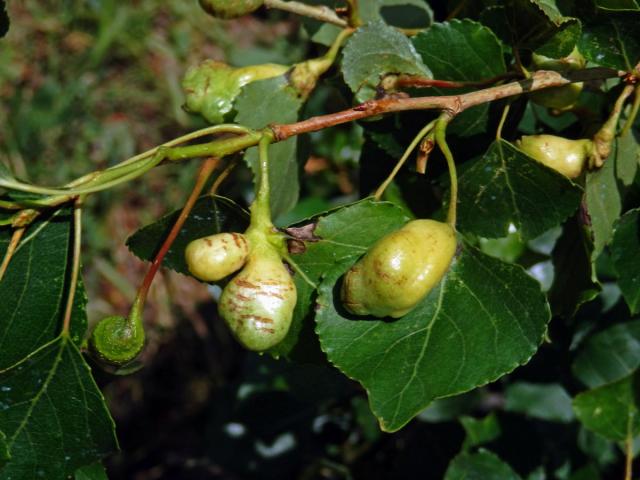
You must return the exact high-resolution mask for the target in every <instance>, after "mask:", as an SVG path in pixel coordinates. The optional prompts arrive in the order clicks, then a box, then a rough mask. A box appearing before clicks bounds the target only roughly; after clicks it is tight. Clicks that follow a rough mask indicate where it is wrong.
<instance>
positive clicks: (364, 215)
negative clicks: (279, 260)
mask: <svg viewBox="0 0 640 480" xmlns="http://www.w3.org/2000/svg"><path fill="white" fill-rule="evenodd" d="M408 220H409V218H408V217H407V216H406V215H405V213H404V212H403V210H402V209H400V208H398V207H396V206H395V205H392V204H390V203H387V202H372V201H370V200H363V201H361V202H358V203H355V204H353V205H350V206H347V207H343V208H340V209H338V210H335V211H332V212H329V213H328V214H324V215H320V216H319V217H318V218H317V219H314V220H313V221H310V222H311V223H313V224H315V228H314V230H313V236H314V237H316V238H317V239H318V240H317V241H313V242H307V243H306V247H305V248H306V251H305V252H304V253H302V254H298V255H293V260H294V261H295V263H296V264H297V265H298V267H299V268H300V269H302V270H303V271H304V272H305V274H306V275H307V277H309V280H311V281H312V282H314V283H319V282H320V279H321V277H322V275H323V274H324V272H326V271H327V270H328V269H330V268H331V267H333V266H334V265H335V264H336V262H340V261H344V260H345V259H355V258H357V257H358V256H360V255H362V254H363V253H364V252H365V251H366V250H367V247H368V246H369V245H370V243H371V242H372V241H375V240H377V239H379V238H380V237H382V236H383V235H384V234H385V233H387V232H389V231H392V230H396V229H398V228H400V227H401V226H402V225H404V224H405V223H406V222H407V221H408ZM294 278H295V281H296V287H297V290H298V301H297V303H296V309H295V311H294V318H293V322H292V325H291V328H290V329H289V333H288V334H287V337H286V338H285V339H284V340H283V341H282V342H281V343H280V344H278V345H277V346H276V347H275V348H273V349H272V350H271V351H270V353H272V354H273V355H276V356H277V355H288V354H289V353H291V352H292V351H293V349H295V348H296V344H297V343H298V340H299V337H300V335H301V333H302V332H303V327H304V325H305V319H306V317H307V316H308V314H309V310H310V307H311V301H312V295H313V293H314V291H315V289H314V288H312V287H310V286H309V285H308V284H307V283H306V282H305V281H304V280H303V279H302V278H301V276H300V275H299V274H296V275H295V277H294ZM297 348H298V349H300V348H303V349H304V348H305V346H304V345H303V346H302V347H301V346H299V345H298V346H297Z"/></svg>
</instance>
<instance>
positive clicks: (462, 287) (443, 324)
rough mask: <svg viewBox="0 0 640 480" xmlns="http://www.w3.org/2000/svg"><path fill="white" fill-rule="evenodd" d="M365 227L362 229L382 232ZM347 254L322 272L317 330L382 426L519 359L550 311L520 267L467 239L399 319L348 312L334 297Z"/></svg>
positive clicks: (392, 426) (391, 426)
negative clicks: (434, 283)
mask: <svg viewBox="0 0 640 480" xmlns="http://www.w3.org/2000/svg"><path fill="white" fill-rule="evenodd" d="M365 221H366V220H364V219H363V222H365ZM367 224H368V225H369V226H368V227H366V228H365V227H364V224H361V227H362V228H363V230H364V229H366V230H370V231H371V232H373V231H375V232H380V233H382V232H383V230H382V229H381V227H380V226H379V225H377V224H375V223H373V222H367ZM354 254H355V255H357V254H358V250H356V249H353V250H352V255H354ZM355 255H354V257H355ZM354 257H351V258H348V256H346V255H345V256H344V258H345V261H343V262H342V263H341V264H339V265H337V266H336V267H335V268H333V269H331V270H330V271H328V272H327V273H326V274H325V277H324V279H323V282H322V284H321V285H320V288H319V295H318V300H317V303H318V306H317V309H316V322H317V332H318V335H319V336H320V343H321V345H322V349H323V351H324V352H325V353H326V354H327V357H328V358H329V360H330V361H331V362H332V363H333V364H334V365H335V366H336V367H338V368H339V369H340V370H342V372H344V373H345V374H346V375H347V376H349V377H351V378H354V379H356V380H358V381H359V382H360V383H362V385H363V386H364V387H365V388H366V389H367V392H368V394H369V403H370V405H371V409H372V411H373V412H374V414H375V415H376V416H377V417H378V419H379V422H380V425H381V427H382V429H383V430H385V431H395V430H398V429H399V428H401V427H402V426H403V425H405V424H406V423H407V422H408V421H409V420H410V419H411V418H413V417H414V416H415V415H417V414H418V413H419V412H420V411H421V410H422V409H424V408H425V406H426V405H428V404H429V403H430V402H431V401H432V400H434V399H435V398H438V397H445V396H449V395H454V394H457V393H462V392H465V391H468V390H470V389H472V388H474V387H477V386H480V385H483V384H485V383H488V382H490V381H492V380H495V379H497V378H499V377H500V376H502V375H503V374H505V373H507V372H509V371H511V370H513V369H514V368H516V367H517V366H518V365H521V364H523V363H526V362H527V361H528V360H529V358H530V357H531V355H533V353H534V352H535V351H536V349H537V348H538V345H539V343H540V342H541V340H542V336H543V335H544V332H545V331H546V324H547V322H548V320H549V316H550V315H549V310H548V305H547V303H546V301H545V299H544V296H543V295H542V293H541V291H540V286H539V285H538V283H537V282H536V281H535V280H533V279H532V278H530V277H529V276H528V275H527V274H526V273H525V272H524V270H523V269H522V268H521V267H519V266H515V265H511V264H506V263H503V262H501V261H499V260H496V259H494V258H492V257H489V256H487V255H484V254H482V253H481V252H480V251H478V250H476V249H474V248H472V247H469V246H467V245H464V246H463V247H462V252H461V253H460V255H459V256H458V257H457V258H456V259H455V260H454V261H453V263H452V265H451V267H450V269H449V272H448V273H447V274H446V275H445V277H444V278H443V279H442V280H441V282H440V284H439V285H438V286H437V287H436V288H434V289H433V290H432V291H431V292H430V293H429V294H428V295H427V296H426V297H425V298H424V299H423V300H422V301H421V302H420V303H419V304H418V305H417V306H416V307H415V308H414V309H413V310H412V311H411V312H409V313H408V314H406V315H405V316H404V317H402V318H399V319H395V320H393V321H391V320H390V319H380V318H375V317H354V316H352V315H349V314H348V313H347V312H346V311H345V310H344V308H343V307H342V305H341V301H340V298H339V297H340V294H339V290H340V286H341V282H340V278H341V277H342V275H343V274H344V272H345V271H346V270H347V269H348V268H349V267H350V266H351V265H352V264H353V263H354V260H355V258H354ZM347 259H348V260H347Z"/></svg>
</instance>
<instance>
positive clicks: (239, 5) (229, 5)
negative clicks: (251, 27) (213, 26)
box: [199, 0, 264, 19]
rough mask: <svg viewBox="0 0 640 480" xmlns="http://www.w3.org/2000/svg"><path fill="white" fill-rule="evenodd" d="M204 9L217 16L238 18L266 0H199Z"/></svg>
mask: <svg viewBox="0 0 640 480" xmlns="http://www.w3.org/2000/svg"><path fill="white" fill-rule="evenodd" d="M199 2H200V6H201V7H202V9H203V10H204V11H205V12H207V13H208V14H209V15H212V16H214V17H216V18H223V19H230V18H238V17H242V16H243V15H248V14H249V13H251V12H253V11H255V10H257V9H258V8H260V7H261V6H262V4H263V3H264V0H199Z"/></svg>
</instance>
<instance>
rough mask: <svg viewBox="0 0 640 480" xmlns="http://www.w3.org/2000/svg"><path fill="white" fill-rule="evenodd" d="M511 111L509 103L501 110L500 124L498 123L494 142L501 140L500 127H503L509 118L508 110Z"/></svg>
mask: <svg viewBox="0 0 640 480" xmlns="http://www.w3.org/2000/svg"><path fill="white" fill-rule="evenodd" d="M510 109H511V103H507V104H506V105H505V106H504V109H503V110H502V116H501V117H500V123H498V128H497V129H496V140H502V127H504V122H505V121H506V120H507V117H508V116H509V110H510Z"/></svg>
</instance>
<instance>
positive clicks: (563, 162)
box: [516, 135, 593, 178]
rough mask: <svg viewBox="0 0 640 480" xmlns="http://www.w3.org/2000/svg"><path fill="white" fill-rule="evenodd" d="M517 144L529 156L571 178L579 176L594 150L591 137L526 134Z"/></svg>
mask: <svg viewBox="0 0 640 480" xmlns="http://www.w3.org/2000/svg"><path fill="white" fill-rule="evenodd" d="M516 146H517V147H518V148H519V149H520V150H522V151H523V152H524V153H526V154H527V155H528V156H530V157H531V158H533V159H534V160H537V161H538V162H540V163H542V164H544V165H546V166H547V167H549V168H552V169H554V170H555V171H556V172H558V173H561V174H562V175H564V176H566V177H569V178H577V177H579V176H580V174H581V173H582V171H583V170H584V167H585V164H586V160H587V158H589V154H590V153H591V151H592V150H593V142H592V141H591V140H589V139H586V138H584V139H580V140H569V139H568V138H563V137H558V136H556V135H525V136H523V137H522V138H521V139H520V140H518V141H516Z"/></svg>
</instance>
